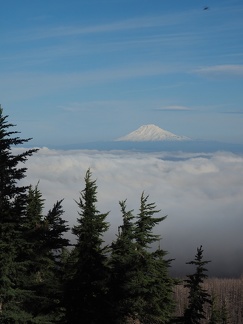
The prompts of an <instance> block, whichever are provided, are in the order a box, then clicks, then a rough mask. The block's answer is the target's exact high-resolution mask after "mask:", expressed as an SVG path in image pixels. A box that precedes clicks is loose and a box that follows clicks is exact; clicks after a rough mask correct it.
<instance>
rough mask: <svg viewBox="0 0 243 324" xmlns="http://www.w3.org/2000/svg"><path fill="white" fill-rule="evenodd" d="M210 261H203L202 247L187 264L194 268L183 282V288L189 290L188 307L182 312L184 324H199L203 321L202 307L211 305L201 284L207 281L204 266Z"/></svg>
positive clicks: (208, 296) (203, 312)
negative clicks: (207, 304) (193, 271)
mask: <svg viewBox="0 0 243 324" xmlns="http://www.w3.org/2000/svg"><path fill="white" fill-rule="evenodd" d="M209 262H210V261H203V249H202V246H200V248H197V254H196V255H195V259H194V260H193V261H190V262H188V263H187V264H192V265H195V266H196V271H195V273H194V274H191V275H188V276H187V278H188V279H186V280H185V285H184V286H185V287H186V288H188V289H189V295H188V300H189V303H188V307H187V308H186V310H185V312H184V323H186V324H199V323H201V321H202V320H204V319H205V311H204V305H205V304H206V303H209V304H211V299H210V295H209V294H208V293H207V291H206V290H205V289H203V288H202V284H203V282H204V280H205V279H207V277H208V276H207V274H206V271H207V269H206V268H205V265H206V264H208V263H209Z"/></svg>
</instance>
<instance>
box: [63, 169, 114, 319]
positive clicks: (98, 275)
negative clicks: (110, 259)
mask: <svg viewBox="0 0 243 324" xmlns="http://www.w3.org/2000/svg"><path fill="white" fill-rule="evenodd" d="M96 203H97V185H96V181H94V180H92V174H91V171H90V170H88V171H87V172H86V175H85V189H84V190H83V191H82V192H81V195H80V198H79V201H78V202H77V204H78V207H79V212H78V213H79V218H78V219H77V221H78V225H76V226H74V227H73V234H75V235H76V237H77V243H76V244H75V247H74V250H73V251H72V254H71V256H70V258H69V265H68V269H67V271H68V272H69V274H68V280H67V284H66V287H67V290H66V306H67V321H68V323H84V324H85V323H87V324H93V323H102V322H105V319H104V316H105V313H106V311H105V310H106V308H107V304H106V298H107V297H106V295H107V266H106V262H107V247H106V246H104V245H103V243H104V242H103V234H104V233H105V232H106V231H107V229H108V223H107V222H106V217H107V215H108V213H104V214H102V213H100V212H99V211H98V210H97V207H96Z"/></svg>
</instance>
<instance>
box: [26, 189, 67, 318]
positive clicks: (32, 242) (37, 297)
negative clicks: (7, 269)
mask: <svg viewBox="0 0 243 324" xmlns="http://www.w3.org/2000/svg"><path fill="white" fill-rule="evenodd" d="M61 203H62V200H61V201H58V202H57V203H56V204H55V205H54V206H53V208H52V209H51V210H49V212H48V214H47V215H46V216H44V215H43V207H44V199H43V198H42V194H41V192H40V190H39V188H38V185H37V186H36V187H35V188H32V186H30V188H29V195H28V204H27V212H26V218H25V238H26V248H25V254H24V258H25V259H26V260H27V264H28V277H25V287H26V288H28V289H29V290H30V291H31V294H29V302H28V303H26V307H27V308H28V311H29V312H30V313H31V314H33V320H34V322H35V323H56V322H59V320H60V318H61V317H62V316H63V315H64V311H63V305H62V304H63V303H62V288H63V287H62V279H63V271H64V265H63V264H62V263H61V253H62V250H63V249H65V248H66V247H67V246H68V245H69V240H68V239H66V238H64V237H63V235H64V234H65V232H67V231H68V229H69V228H68V226H67V225H66V221H65V220H63V219H62V214H63V210H62V206H61Z"/></svg>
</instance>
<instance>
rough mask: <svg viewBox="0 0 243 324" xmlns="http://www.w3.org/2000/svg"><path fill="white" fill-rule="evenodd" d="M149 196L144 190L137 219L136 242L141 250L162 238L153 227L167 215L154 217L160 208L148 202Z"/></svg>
mask: <svg viewBox="0 0 243 324" xmlns="http://www.w3.org/2000/svg"><path fill="white" fill-rule="evenodd" d="M148 198H149V196H145V195H144V192H143V193H142V195H141V199H140V209H139V214H138V216H137V221H136V230H135V231H136V242H137V244H138V248H139V249H140V250H144V249H146V248H149V247H151V244H152V243H154V242H157V241H159V240H160V236H159V235H155V234H154V233H153V229H154V227H155V226H156V225H157V224H159V223H161V222H162V221H163V220H165V219H166V216H162V217H153V216H154V215H155V214H157V213H159V212H160V210H156V205H155V203H148Z"/></svg>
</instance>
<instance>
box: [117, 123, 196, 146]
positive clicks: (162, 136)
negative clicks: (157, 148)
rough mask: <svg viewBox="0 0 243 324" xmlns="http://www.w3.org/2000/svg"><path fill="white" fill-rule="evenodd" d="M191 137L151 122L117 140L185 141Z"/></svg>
mask: <svg viewBox="0 0 243 324" xmlns="http://www.w3.org/2000/svg"><path fill="white" fill-rule="evenodd" d="M185 140H190V138H188V137H185V136H178V135H175V134H173V133H171V132H168V131H166V130H164V129H162V128H160V127H158V126H156V125H153V124H149V125H143V126H141V127H139V128H138V129H137V130H135V131H133V132H131V133H129V134H128V135H126V136H123V137H120V138H118V139H117V140H116V141H129V142H148V141H185Z"/></svg>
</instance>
